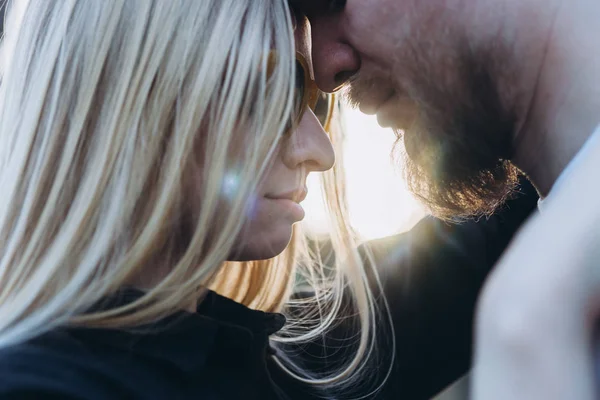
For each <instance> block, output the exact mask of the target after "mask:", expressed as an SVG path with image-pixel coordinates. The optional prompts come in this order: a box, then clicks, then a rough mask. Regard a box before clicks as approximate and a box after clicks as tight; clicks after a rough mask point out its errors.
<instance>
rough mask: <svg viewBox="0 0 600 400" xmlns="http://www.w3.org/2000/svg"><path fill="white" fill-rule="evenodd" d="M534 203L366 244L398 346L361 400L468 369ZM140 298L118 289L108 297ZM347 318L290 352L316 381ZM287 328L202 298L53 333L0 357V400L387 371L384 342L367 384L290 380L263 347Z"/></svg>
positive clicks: (282, 382)
mask: <svg viewBox="0 0 600 400" xmlns="http://www.w3.org/2000/svg"><path fill="white" fill-rule="evenodd" d="M528 190H529V191H531V189H528ZM535 203H536V199H535V196H534V195H529V196H525V197H521V198H520V199H517V200H513V201H512V202H511V203H509V206H508V207H507V208H505V209H504V210H503V211H502V212H500V213H498V214H497V215H495V216H494V217H492V218H491V219H488V220H483V221H480V222H477V223H475V222H472V223H466V224H461V225H449V224H445V223H443V222H441V221H438V220H435V219H433V218H427V219H425V220H423V221H421V222H420V223H419V224H418V225H417V226H416V227H415V228H414V229H413V230H412V231H410V232H408V233H406V234H403V235H399V236H396V237H394V238H391V239H387V240H384V241H377V242H373V243H370V244H369V246H371V247H372V249H373V251H374V253H375V255H376V259H377V260H378V261H379V262H380V265H381V266H380V268H381V270H380V273H381V279H382V281H383V284H384V292H385V296H386V298H387V300H388V302H389V305H390V308H391V312H392V318H393V323H394V326H395V331H396V335H395V338H396V344H397V348H396V353H395V359H396V361H395V364H394V367H393V371H392V375H391V376H390V378H389V379H388V381H387V383H386V384H385V386H384V387H383V389H382V390H381V391H380V392H379V393H378V394H377V395H371V396H369V398H377V399H405V400H413V399H428V398H431V397H432V396H433V395H435V394H436V393H438V392H439V391H440V390H442V389H444V388H445V387H446V386H447V385H448V384H450V383H452V382H453V381H454V380H456V379H458V378H459V377H461V376H462V375H463V374H465V373H466V372H467V371H468V368H469V365H470V359H471V340H472V323H473V311H474V308H475V302H476V298H477V294H478V292H479V289H480V287H481V285H482V283H483V280H484V278H485V276H486V275H487V273H488V272H489V271H490V269H491V267H492V266H493V265H494V263H495V262H496V260H497V258H498V257H499V255H500V253H501V252H502V250H503V249H504V248H505V247H506V245H507V244H508V242H509V240H510V238H511V237H512V235H513V234H514V232H515V231H516V229H517V228H518V226H519V225H520V224H521V223H522V222H523V220H524V219H525V218H526V217H527V215H528V214H529V213H530V212H531V211H532V210H533V208H534V207H535ZM139 295H140V293H139V292H137V291H135V290H127V291H122V292H120V293H119V294H118V295H116V296H115V297H114V298H112V299H110V302H116V303H118V304H124V303H126V302H129V301H132V300H133V299H134V298H135V297H136V296H139ZM116 303H115V304H116ZM354 317H355V316H354V315H353V313H352V309H351V308H348V317H347V321H345V322H344V321H342V322H341V323H340V324H338V326H337V328H336V329H335V330H334V331H333V332H331V333H330V334H328V335H325V337H323V339H322V341H321V340H319V341H316V342H315V343H312V344H310V345H306V346H302V347H298V348H295V349H290V350H291V352H292V353H293V354H295V355H296V356H297V357H298V360H299V361H301V362H302V363H303V365H304V366H305V367H306V368H308V369H309V370H311V371H314V372H315V373H316V374H317V373H319V372H322V371H325V370H327V368H331V367H333V366H335V365H336V363H338V362H339V361H340V360H341V359H342V358H343V357H344V356H347V354H348V351H347V349H348V348H351V347H352V345H354V344H355V343H356V334H357V332H356V331H355V330H354V328H353V327H354V326H355V324H353V323H352V318H354ZM284 324H285V318H284V317H283V316H282V315H279V314H268V313H263V312H260V311H254V310H250V309H248V308H246V307H244V306H242V305H240V304H237V303H235V302H233V301H231V300H228V299H226V298H223V297H221V296H218V295H217V294H215V293H210V294H209V295H208V297H207V298H206V300H205V301H204V302H203V303H202V304H201V305H200V306H199V308H198V310H197V312H196V313H189V312H180V313H179V314H177V315H174V316H171V317H169V318H166V319H164V320H161V321H159V322H156V323H154V324H152V325H151V326H144V327H140V328H138V329H136V330H135V331H118V330H108V329H90V328H68V329H67V328H64V329H59V330H55V331H52V332H50V333H47V334H44V335H43V336H41V337H38V338H35V339H33V340H30V341H28V342H25V343H23V344H20V345H17V346H13V347H10V348H5V349H3V350H1V351H0V399H86V400H87V399H89V400H92V399H98V400H100V399H102V400H105V399H111V400H112V399H173V400H175V399H205V400H213V399H214V400H226V399H227V400H229V399H236V400H239V399H261V400H263V399H286V398H288V399H313V398H330V399H349V398H356V397H358V396H361V395H364V394H365V393H368V392H369V391H370V390H371V389H373V388H375V387H376V386H377V382H378V379H380V378H381V377H382V376H383V373H384V372H385V366H386V364H387V361H388V360H389V357H390V356H391V354H390V347H389V341H386V340H381V342H380V348H379V349H378V350H379V351H378V353H377V357H378V358H377V359H376V362H375V363H374V364H373V365H370V366H369V367H368V368H367V371H369V376H370V378H369V379H366V380H365V381H362V382H358V383H357V384H355V385H354V386H353V387H351V388H350V390H349V391H335V392H334V391H329V392H327V393H326V392H323V391H319V390H316V389H312V388H310V387H309V386H307V385H305V384H301V383H298V382H297V381H295V380H293V379H291V378H289V377H288V375H286V374H285V373H284V372H283V371H282V370H281V369H280V368H279V366H278V365H277V364H276V363H275V361H274V359H273V357H272V356H273V355H274V354H275V353H276V352H277V351H281V350H275V349H274V348H272V347H271V346H270V345H269V336H270V335H272V334H273V333H275V332H277V331H278V330H279V329H281V328H282V326H283V325H284ZM286 354H290V352H288V351H286Z"/></svg>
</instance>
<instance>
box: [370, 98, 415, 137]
mask: <svg viewBox="0 0 600 400" xmlns="http://www.w3.org/2000/svg"><path fill="white" fill-rule="evenodd" d="M418 114H419V112H418V107H417V104H416V103H415V102H414V101H413V100H411V99H410V98H408V97H396V96H394V97H393V98H391V99H389V100H388V101H386V102H385V103H383V104H382V105H381V106H380V107H379V109H378V110H377V122H378V123H379V125H380V126H382V127H383V128H394V129H410V128H411V127H412V126H413V124H414V123H415V121H416V120H417V117H418Z"/></svg>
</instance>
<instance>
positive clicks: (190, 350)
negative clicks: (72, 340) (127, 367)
mask: <svg viewBox="0 0 600 400" xmlns="http://www.w3.org/2000/svg"><path fill="white" fill-rule="evenodd" d="M142 295H143V292H141V291H139V290H136V289H124V290H122V291H120V292H118V293H117V294H115V295H113V296H111V297H110V298H108V299H106V301H103V302H102V303H101V304H102V305H101V306H100V307H101V308H103V309H107V308H112V307H118V306H122V305H125V304H128V303H130V302H132V301H134V300H136V299H137V298H139V297H141V296H142ZM284 324H285V317H284V316H283V315H281V314H274V313H265V312H262V311H257V310H252V309H250V308H248V307H245V306H243V305H241V304H239V303H236V302H234V301H233V300H230V299H228V298H225V297H223V296H220V295H218V294H217V293H215V292H208V294H207V296H206V297H205V299H204V300H203V301H202V303H201V304H200V305H199V306H198V308H197V310H196V312H195V313H190V312H185V311H180V312H178V313H176V314H174V315H172V316H169V317H167V318H164V319H161V320H159V321H156V322H154V323H151V324H148V325H144V326H141V327H138V328H135V329H128V330H116V329H101V328H74V329H72V330H71V331H72V332H73V333H74V334H75V335H76V336H79V337H85V340H89V341H92V342H95V343H100V345H102V346H109V347H114V348H119V349H120V350H126V351H127V352H131V353H135V354H138V355H141V356H144V357H149V358H152V359H156V360H159V361H162V362H167V363H169V364H172V365H173V366H175V367H177V368H178V369H180V370H181V371H182V372H184V373H194V372H197V371H199V370H201V369H203V368H204V367H206V366H207V364H209V360H218V362H219V363H226V364H227V363H232V365H235V364H241V363H246V362H250V363H252V362H264V359H265V357H266V355H267V353H268V352H269V351H270V346H269V336H270V335H272V334H273V333H275V332H277V331H278V330H280V329H281V328H282V327H283V325H284ZM211 362H212V361H211Z"/></svg>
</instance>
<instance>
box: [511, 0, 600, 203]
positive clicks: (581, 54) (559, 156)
mask: <svg viewBox="0 0 600 400" xmlns="http://www.w3.org/2000/svg"><path fill="white" fill-rule="evenodd" d="M598 21H600V3H598V2H596V1H587V0H574V1H573V0H571V1H565V2H563V5H562V7H560V9H559V10H558V11H557V13H556V19H555V21H553V24H552V28H551V31H549V32H548V35H549V36H548V41H547V46H546V50H545V54H544V58H543V62H542V66H541V69H540V72H539V78H538V79H539V80H538V83H537V86H536V89H535V94H534V96H533V99H532V103H531V106H530V108H529V110H530V111H529V114H528V115H527V117H526V120H525V121H524V123H523V126H522V129H521V130H520V132H519V133H518V134H517V136H516V138H515V148H516V154H515V157H514V162H515V164H516V165H517V166H518V167H520V168H521V169H522V170H523V171H524V172H525V173H526V174H527V175H528V176H529V178H530V179H531V180H532V182H533V184H534V185H535V186H536V188H537V189H538V191H539V193H540V195H541V196H546V195H547V194H548V193H549V192H550V190H551V189H552V186H553V185H554V182H555V181H556V179H557V178H558V177H559V175H560V174H561V173H562V171H563V170H564V169H565V167H566V166H567V165H568V164H569V163H570V162H571V160H572V159H573V157H575V155H576V154H577V153H578V152H579V150H580V149H581V147H582V146H583V145H584V143H585V142H586V140H587V139H588V137H589V136H590V134H591V133H592V132H593V131H594V129H595V128H596V126H597V125H598V124H600V41H599V40H598V38H600V24H599V23H598Z"/></svg>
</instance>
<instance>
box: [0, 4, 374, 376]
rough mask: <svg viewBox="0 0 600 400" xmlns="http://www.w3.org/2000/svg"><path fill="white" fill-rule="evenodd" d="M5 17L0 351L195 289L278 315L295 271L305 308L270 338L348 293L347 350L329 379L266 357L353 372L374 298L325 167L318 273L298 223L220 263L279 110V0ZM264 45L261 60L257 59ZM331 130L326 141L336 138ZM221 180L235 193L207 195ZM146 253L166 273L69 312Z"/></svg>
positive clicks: (164, 303) (323, 326)
mask: <svg viewBox="0 0 600 400" xmlns="http://www.w3.org/2000/svg"><path fill="white" fill-rule="evenodd" d="M10 10H11V11H9V13H10V14H9V17H8V18H7V25H6V34H5V39H4V41H3V45H2V51H3V65H2V69H1V74H2V84H1V85H0V185H1V186H0V187H2V189H3V195H2V196H1V197H0V282H1V289H0V347H6V346H10V345H13V344H16V343H19V342H22V341H25V340H28V339H30V338H32V337H35V336H38V335H41V334H43V333H44V332H47V331H48V330H50V329H53V328H56V327H59V326H65V325H80V326H99V327H108V328H125V327H131V326H136V325H140V324H143V323H147V322H151V321H153V320H156V319H157V318H161V317H164V316H166V315H169V314H172V313H173V312H175V311H177V310H179V309H181V308H182V305H184V304H189V302H190V301H194V300H198V299H199V298H200V296H201V292H199V289H198V288H206V287H210V288H212V289H214V290H216V291H217V292H219V293H221V294H222V295H225V296H228V297H230V298H232V299H234V300H236V301H238V302H240V303H243V304H245V305H247V306H249V307H251V308H256V309H261V310H264V311H285V310H286V306H287V305H289V301H290V298H291V295H292V292H293V288H294V284H295V282H296V278H297V277H298V276H300V275H302V276H304V278H303V279H305V280H308V281H309V282H310V283H311V284H312V286H313V289H314V291H315V296H314V297H313V298H311V299H309V300H308V301H310V302H311V303H312V304H317V305H318V307H317V309H318V311H317V313H318V316H319V317H318V318H314V317H315V316H316V315H317V314H315V313H314V312H309V313H308V314H307V315H306V316H305V317H304V318H303V319H302V318H301V319H300V320H290V324H289V328H287V329H285V330H284V331H283V333H282V334H281V335H280V336H276V337H274V338H273V340H274V341H276V342H302V341H310V340H312V339H314V338H315V337H317V336H318V335H321V334H322V333H323V332H324V331H326V330H327V329H328V328H329V326H330V325H331V324H332V323H333V321H334V319H335V316H336V314H337V313H338V311H339V307H340V304H341V300H340V299H341V293H342V292H343V291H344V290H347V288H350V289H351V290H350V291H351V293H352V294H353V298H354V302H355V304H356V306H357V308H358V311H359V315H360V322H361V330H360V332H361V341H360V346H359V349H358V351H357V353H356V355H355V357H354V358H353V359H350V360H348V363H347V364H346V365H345V366H344V367H343V368H342V369H341V370H339V371H334V373H332V375H331V376H327V377H320V378H319V379H313V378H309V377H308V375H303V374H301V373H299V372H298V369H296V368H294V366H293V365H291V364H289V363H285V362H282V366H283V367H284V368H286V369H288V371H289V372H290V373H292V374H294V375H296V376H297V378H298V379H301V380H306V381H307V382H312V383H315V384H323V385H336V384H342V383H347V382H349V381H350V380H351V379H352V377H353V376H355V375H356V374H357V373H359V372H360V371H361V365H364V359H365V358H366V357H368V356H369V355H370V354H371V353H372V349H373V346H374V336H375V335H374V334H373V332H374V330H373V326H374V324H375V318H376V307H375V302H374V300H373V294H372V291H371V288H370V286H369V283H368V279H367V271H366V269H365V267H364V265H363V262H362V261H361V257H360V256H359V254H358V253H357V251H356V243H355V241H354V235H353V233H352V232H351V229H350V228H349V226H348V224H346V223H344V222H345V221H347V218H346V217H347V216H346V207H345V202H344V196H343V174H342V169H341V164H342V163H341V162H338V164H337V165H336V167H334V168H333V170H332V171H329V172H327V173H326V174H325V176H324V182H325V184H324V191H325V193H326V197H327V202H328V204H329V209H330V214H331V218H332V220H333V221H334V226H335V229H334V230H333V232H332V243H333V247H334V249H335V251H336V265H335V267H334V268H327V267H326V266H323V265H322V264H323V263H322V260H321V259H320V256H319V254H318V252H317V253H315V252H314V251H312V252H310V251H308V250H307V247H306V239H305V237H304V235H303V234H302V233H301V232H300V230H301V228H300V226H296V227H295V229H294V231H295V232H294V238H293V240H292V243H291V244H290V246H289V247H288V248H287V249H286V250H285V251H284V252H283V253H282V254H281V255H280V256H278V257H275V258H273V259H271V260H267V261H255V262H248V263H229V262H226V261H225V260H226V259H227V256H228V255H229V254H230V253H231V250H232V248H233V247H234V244H235V238H236V237H238V234H239V233H240V230H241V229H242V224H243V222H244V215H245V207H246V204H245V199H247V198H248V196H249V195H250V194H251V193H252V192H253V191H254V190H255V189H256V187H257V186H258V183H259V181H260V178H261V176H262V173H263V172H264V171H265V169H266V167H267V162H266V161H265V160H269V159H270V156H271V155H272V154H273V152H274V151H275V150H276V148H277V146H278V142H279V140H280V138H281V136H282V133H283V132H284V131H285V129H286V122H287V121H288V120H289V118H290V117H291V113H292V101H293V99H292V95H293V84H294V82H293V79H292V77H293V76H294V72H295V71H294V68H295V67H294V62H293V55H294V38H293V31H292V23H291V17H290V15H289V11H288V9H287V2H286V1H285V0H256V1H254V0H253V1H240V0H218V1H217V0H215V1H208V0H207V1H198V0H170V1H164V0H111V1H97V0H61V1H48V0H15V1H14V2H13V4H12V5H11V8H10ZM270 50H275V51H276V52H277V54H278V62H277V63H276V64H275V65H274V66H270V65H267V62H268V60H267V57H266V56H265V55H266V54H269V51H270ZM267 71H268V73H267ZM247 132H252V133H251V134H247ZM332 139H333V142H334V145H335V146H336V147H337V148H338V149H339V147H340V145H341V140H340V139H339V138H338V137H335V135H334V137H333V138H332ZM196 162H197V163H200V166H201V168H200V170H201V171H202V172H201V173H200V174H201V176H199V177H194V178H195V179H196V180H197V181H198V180H199V181H201V182H202V196H201V207H200V211H199V213H198V215H197V216H194V218H193V221H182V217H183V216H184V213H183V211H182V210H186V209H187V207H189V205H188V203H186V201H189V199H188V198H187V197H186V193H188V192H187V190H188V188H187V187H186V182H188V181H189V177H188V176H187V175H186V174H188V173H189V170H190V168H189V167H190V165H191V164H193V163H196ZM231 176H233V177H234V178H235V183H236V187H235V191H234V193H233V195H231V196H227V198H226V199H224V196H223V193H224V191H225V190H226V189H227V188H226V187H225V184H226V182H227V179H228V177H231ZM185 215H187V214H185ZM181 226H185V227H188V228H189V230H190V234H189V237H191V240H189V243H185V244H184V246H183V248H181V247H182V246H181V243H180V242H181V241H180V240H178V238H177V237H174V236H177V233H178V232H177V229H180V227H181ZM158 259H160V260H161V262H162V261H164V262H167V263H168V265H171V266H172V268H170V270H169V272H168V273H167V274H166V276H165V277H164V278H163V279H161V281H160V282H159V283H158V284H156V285H155V286H154V287H152V288H150V289H149V290H148V291H147V292H146V293H145V295H144V296H142V297H141V298H140V299H139V300H137V301H135V302H134V303H131V304H128V305H126V306H123V307H119V308H116V309H110V310H105V311H99V312H94V313H89V312H86V311H87V310H89V309H90V307H91V306H92V305H93V304H95V303H96V302H98V301H99V300H100V299H102V298H104V297H106V296H107V295H110V294H111V293H114V292H115V291H117V290H118V289H120V288H121V287H122V286H124V285H125V284H126V283H127V282H129V281H130V280H131V279H132V277H134V276H136V275H139V274H140V273H141V271H145V270H147V269H148V268H151V266H152V262H153V261H155V260H158ZM342 261H343V263H342ZM375 282H376V279H375ZM302 304H305V305H306V304H307V301H304V302H303V303H302ZM298 306H300V304H297V303H296V304H295V307H298ZM313 309H314V307H313ZM309 320H310V321H312V322H310V321H309ZM307 321H309V322H307ZM284 364H285V365H284ZM292 364H293V363H292Z"/></svg>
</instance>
